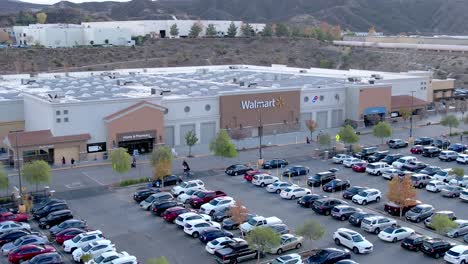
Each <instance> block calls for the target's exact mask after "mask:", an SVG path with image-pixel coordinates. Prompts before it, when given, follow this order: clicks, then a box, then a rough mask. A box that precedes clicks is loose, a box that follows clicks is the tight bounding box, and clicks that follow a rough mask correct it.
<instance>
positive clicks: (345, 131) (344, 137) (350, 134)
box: [338, 125, 359, 144]
mask: <svg viewBox="0 0 468 264" xmlns="http://www.w3.org/2000/svg"><path fill="white" fill-rule="evenodd" d="M338 135H339V136H340V139H341V141H343V142H345V143H348V144H354V143H357V142H358V141H359V137H358V135H356V131H355V130H354V128H353V127H352V126H350V125H346V126H344V127H341V128H340V132H338Z"/></svg>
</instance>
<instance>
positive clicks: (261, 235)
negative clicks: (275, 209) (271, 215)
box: [245, 227, 281, 263]
mask: <svg viewBox="0 0 468 264" xmlns="http://www.w3.org/2000/svg"><path fill="white" fill-rule="evenodd" d="M245 240H247V242H248V243H249V246H250V247H252V248H254V249H256V250H257V263H260V255H262V254H263V253H264V252H265V251H266V250H268V249H271V248H274V247H277V246H279V245H280V242H281V236H280V235H279V234H278V233H276V232H275V231H273V229H271V228H269V227H256V228H254V229H253V230H252V231H250V232H249V233H248V234H247V236H246V237H245Z"/></svg>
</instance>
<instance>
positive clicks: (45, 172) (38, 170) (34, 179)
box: [21, 160, 52, 191]
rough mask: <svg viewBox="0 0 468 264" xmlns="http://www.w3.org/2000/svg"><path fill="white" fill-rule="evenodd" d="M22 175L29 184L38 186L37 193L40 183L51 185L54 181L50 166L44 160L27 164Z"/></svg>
mask: <svg viewBox="0 0 468 264" xmlns="http://www.w3.org/2000/svg"><path fill="white" fill-rule="evenodd" d="M21 173H22V174H23V178H24V180H25V181H26V182H27V183H29V184H35V185H36V191H37V186H38V185H39V183H49V182H50V181H51V179H52V175H51V174H50V166H49V164H47V162H45V161H43V160H35V161H32V162H28V163H26V164H25V165H24V166H23V169H22V171H21Z"/></svg>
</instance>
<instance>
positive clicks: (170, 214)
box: [162, 206, 195, 223]
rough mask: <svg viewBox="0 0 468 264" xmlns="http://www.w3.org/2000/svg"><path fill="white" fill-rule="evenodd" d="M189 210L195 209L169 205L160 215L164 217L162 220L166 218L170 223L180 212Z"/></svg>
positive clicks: (183, 212)
mask: <svg viewBox="0 0 468 264" xmlns="http://www.w3.org/2000/svg"><path fill="white" fill-rule="evenodd" d="M189 212H195V211H194V210H191V209H188V208H184V207H182V206H176V207H171V208H169V209H167V210H166V211H164V213H163V214H162V216H163V217H164V220H166V221H167V222H169V223H172V222H174V220H175V219H176V218H177V216H179V215H181V214H185V213H189Z"/></svg>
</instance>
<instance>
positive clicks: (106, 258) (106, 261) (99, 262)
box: [84, 251, 136, 264]
mask: <svg viewBox="0 0 468 264" xmlns="http://www.w3.org/2000/svg"><path fill="white" fill-rule="evenodd" d="M122 260H126V261H128V262H127V263H128V264H134V263H133V261H132V260H135V263H136V258H135V257H134V256H130V255H129V254H128V253H127V252H125V251H122V252H115V251H108V252H104V253H102V254H101V255H100V256H98V257H95V258H94V259H92V260H90V261H87V262H85V263H84V264H117V263H112V262H113V261H116V262H119V263H118V264H122V263H121V261H122Z"/></svg>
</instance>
